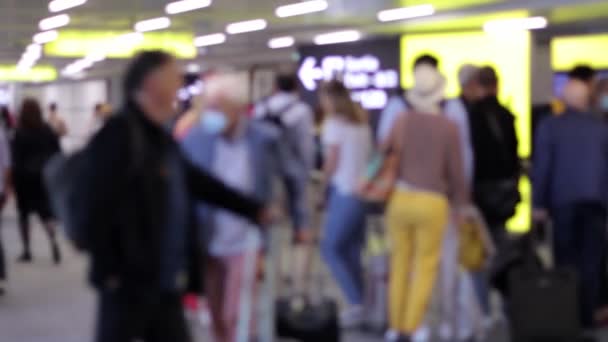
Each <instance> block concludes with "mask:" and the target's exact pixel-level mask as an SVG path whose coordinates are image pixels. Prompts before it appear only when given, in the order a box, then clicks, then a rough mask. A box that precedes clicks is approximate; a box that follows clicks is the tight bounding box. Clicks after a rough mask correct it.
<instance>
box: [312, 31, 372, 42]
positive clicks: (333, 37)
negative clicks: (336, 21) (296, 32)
mask: <svg viewBox="0 0 608 342" xmlns="http://www.w3.org/2000/svg"><path fill="white" fill-rule="evenodd" d="M361 36H362V35H361V32H359V31H356V30H346V31H338V32H331V33H324V34H320V35H317V36H316V37H315V39H314V42H315V44H317V45H328V44H338V43H349V42H355V41H357V40H360V39H361Z"/></svg>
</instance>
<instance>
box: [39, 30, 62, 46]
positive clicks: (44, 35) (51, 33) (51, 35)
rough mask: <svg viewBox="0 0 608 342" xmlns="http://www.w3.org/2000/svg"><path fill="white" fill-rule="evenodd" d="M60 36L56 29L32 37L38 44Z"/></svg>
mask: <svg viewBox="0 0 608 342" xmlns="http://www.w3.org/2000/svg"><path fill="white" fill-rule="evenodd" d="M57 37H59V33H58V32H57V31H55V30H52V31H44V32H40V33H36V34H35V35H34V37H33V38H32V39H33V40H34V43H36V44H46V43H50V42H52V41H53V40H55V39H57Z"/></svg>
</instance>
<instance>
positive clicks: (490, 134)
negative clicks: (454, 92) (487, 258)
mask: <svg viewBox="0 0 608 342" xmlns="http://www.w3.org/2000/svg"><path fill="white" fill-rule="evenodd" d="M478 77H479V84H480V85H481V87H482V88H483V93H484V96H483V97H482V98H481V100H479V101H478V102H477V103H475V104H474V105H473V106H472V109H471V111H470V114H469V115H470V117H469V123H470V125H471V142H472V145H473V156H474V171H473V174H474V175H473V197H474V201H475V204H476V205H477V206H478V207H479V209H480V210H481V212H482V214H483V216H484V218H485V220H486V221H487V224H488V226H489V228H490V233H491V234H492V236H493V238H494V240H495V241H494V242H495V243H496V244H498V245H500V244H501V243H502V242H503V241H504V237H505V235H506V231H505V224H506V221H507V220H508V219H509V218H510V217H511V216H513V215H514V214H515V207H516V205H517V203H518V202H519V200H520V197H519V191H518V180H519V176H520V163H519V157H518V154H517V149H518V142H517V135H516V132H515V117H514V116H513V114H511V112H510V111H509V110H508V109H507V108H505V107H504V106H503V105H502V104H500V102H499V101H498V97H497V93H498V77H497V75H496V71H495V70H494V69H493V68H492V67H483V68H481V69H480V71H479V74H478Z"/></svg>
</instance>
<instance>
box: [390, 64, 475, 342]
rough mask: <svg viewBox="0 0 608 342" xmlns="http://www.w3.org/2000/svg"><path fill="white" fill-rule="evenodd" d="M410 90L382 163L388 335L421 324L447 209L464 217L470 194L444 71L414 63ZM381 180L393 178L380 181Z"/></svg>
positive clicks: (414, 330)
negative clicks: (386, 195) (447, 106)
mask: <svg viewBox="0 0 608 342" xmlns="http://www.w3.org/2000/svg"><path fill="white" fill-rule="evenodd" d="M414 77H415V85H414V88H413V89H411V90H410V91H409V92H408V95H407V99H408V102H409V103H410V104H411V110H410V111H409V112H408V113H407V115H403V116H401V117H400V118H399V121H397V122H396V124H395V126H394V128H393V130H392V132H391V134H390V137H389V144H388V150H387V157H386V158H385V160H386V166H385V167H386V168H387V170H388V173H387V174H388V175H392V177H390V176H389V177H388V178H389V179H390V178H392V179H393V180H394V182H393V183H394V184H395V185H394V190H393V192H392V195H391V198H390V200H389V205H388V209H387V216H386V218H387V225H388V230H389V234H390V238H391V240H392V241H393V246H392V251H391V261H390V265H391V269H390V280H389V300H388V303H389V329H390V330H389V332H388V333H387V336H386V337H387V340H389V341H409V340H410V339H411V338H413V337H414V336H416V337H417V336H419V335H418V334H424V333H425V332H424V331H422V330H419V329H420V328H421V327H422V324H423V319H424V316H425V314H426V312H427V308H428V305H429V302H430V298H431V292H432V289H433V287H434V286H435V279H436V277H437V274H438V272H439V266H440V265H439V264H440V260H441V254H442V245H443V241H444V235H445V231H446V228H447V226H448V222H449V221H450V217H452V216H453V217H454V218H453V220H454V221H455V222H460V221H462V218H461V217H462V210H463V209H464V208H466V206H467V205H468V202H469V190H468V187H467V181H466V177H465V175H464V167H463V157H462V149H461V146H460V144H461V140H460V137H459V133H458V128H457V126H456V125H455V124H454V123H452V122H451V121H450V120H449V119H447V118H446V117H445V116H443V115H441V114H442V107H441V101H442V99H443V98H444V89H445V79H444V78H443V76H442V75H441V74H440V73H439V72H438V71H437V70H436V69H435V68H433V67H432V66H428V65H419V66H417V67H416V68H415V71H414ZM385 183H386V185H385V186H386V187H387V188H390V187H391V185H390V184H391V182H389V181H385Z"/></svg>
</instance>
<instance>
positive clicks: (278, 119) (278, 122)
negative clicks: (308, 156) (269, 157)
mask: <svg viewBox="0 0 608 342" xmlns="http://www.w3.org/2000/svg"><path fill="white" fill-rule="evenodd" d="M299 104H300V101H298V100H295V101H291V102H289V103H287V104H286V105H284V106H283V107H281V108H280V109H279V110H274V111H273V110H272V109H270V105H269V103H268V99H266V100H264V101H262V108H263V110H264V114H263V115H262V116H261V117H260V120H261V121H263V122H266V123H268V124H270V125H271V126H273V127H275V128H277V129H278V131H279V132H280V137H281V142H285V143H286V144H287V146H288V149H289V152H290V153H293V154H294V155H295V156H296V158H297V159H298V160H301V161H304V159H305V158H304V156H302V155H301V153H300V150H299V149H298V148H297V146H296V141H294V134H293V132H292V131H291V128H290V127H289V126H288V125H287V124H286V123H285V122H284V119H283V116H284V115H285V114H286V113H289V111H291V110H292V109H293V108H295V107H296V106H297V105H299Z"/></svg>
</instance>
